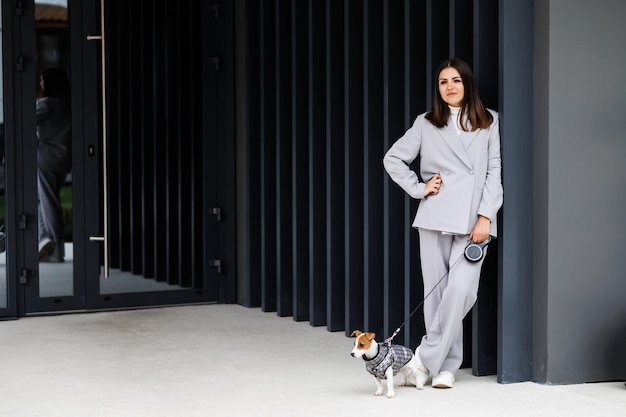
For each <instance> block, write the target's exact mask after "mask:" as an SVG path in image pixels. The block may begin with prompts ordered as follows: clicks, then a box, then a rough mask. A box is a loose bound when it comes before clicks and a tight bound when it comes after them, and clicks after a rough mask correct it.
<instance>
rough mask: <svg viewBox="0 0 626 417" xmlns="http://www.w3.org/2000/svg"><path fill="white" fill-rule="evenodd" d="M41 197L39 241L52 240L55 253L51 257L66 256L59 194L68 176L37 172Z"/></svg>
mask: <svg viewBox="0 0 626 417" xmlns="http://www.w3.org/2000/svg"><path fill="white" fill-rule="evenodd" d="M37 172H38V176H37V177H38V181H37V184H38V195H39V208H38V213H39V241H40V242H41V241H42V240H43V239H46V238H48V239H52V240H53V241H54V242H55V246H54V251H52V253H50V255H52V256H55V257H57V258H63V257H64V256H65V247H64V243H65V242H64V239H63V209H62V208H61V200H60V196H59V193H60V191H61V187H62V186H63V184H64V183H65V177H66V176H67V174H58V173H56V172H50V171H43V170H40V169H39V170H37Z"/></svg>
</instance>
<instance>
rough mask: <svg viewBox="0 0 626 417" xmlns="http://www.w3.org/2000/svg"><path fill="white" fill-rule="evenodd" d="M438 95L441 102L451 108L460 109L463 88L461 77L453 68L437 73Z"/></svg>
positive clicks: (463, 92) (463, 95)
mask: <svg viewBox="0 0 626 417" xmlns="http://www.w3.org/2000/svg"><path fill="white" fill-rule="evenodd" d="M439 94H440V95H441V98H442V99H443V101H445V102H446V103H448V104H449V105H450V106H452V107H461V105H462V104H463V97H465V87H464V86H463V80H462V79H461V75H459V72H458V71H457V70H456V69H455V68H452V67H448V68H444V69H443V70H442V71H441V72H440V73H439Z"/></svg>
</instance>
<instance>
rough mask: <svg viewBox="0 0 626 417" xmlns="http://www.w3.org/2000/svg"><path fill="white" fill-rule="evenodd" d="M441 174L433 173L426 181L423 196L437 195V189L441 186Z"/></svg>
mask: <svg viewBox="0 0 626 417" xmlns="http://www.w3.org/2000/svg"><path fill="white" fill-rule="evenodd" d="M441 182H442V181H441V175H439V174H435V175H433V176H432V178H431V179H429V180H428V181H426V187H424V197H428V196H429V195H437V194H439V189H440V188H441Z"/></svg>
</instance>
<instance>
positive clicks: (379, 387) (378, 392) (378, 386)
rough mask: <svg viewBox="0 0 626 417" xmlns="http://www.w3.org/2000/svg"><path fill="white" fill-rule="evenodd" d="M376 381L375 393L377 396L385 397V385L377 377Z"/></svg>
mask: <svg viewBox="0 0 626 417" xmlns="http://www.w3.org/2000/svg"><path fill="white" fill-rule="evenodd" d="M375 379H376V392H375V393H374V395H375V396H377V397H380V396H381V395H383V384H382V383H381V382H380V378H378V377H375Z"/></svg>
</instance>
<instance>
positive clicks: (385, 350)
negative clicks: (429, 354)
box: [363, 344, 413, 379]
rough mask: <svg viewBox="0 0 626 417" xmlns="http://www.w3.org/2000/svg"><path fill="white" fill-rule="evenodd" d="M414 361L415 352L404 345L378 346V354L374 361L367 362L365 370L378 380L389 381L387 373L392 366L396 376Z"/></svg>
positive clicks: (367, 360)
mask: <svg viewBox="0 0 626 417" xmlns="http://www.w3.org/2000/svg"><path fill="white" fill-rule="evenodd" d="M411 359H413V352H411V350H410V349H408V348H406V347H404V346H402V345H391V346H389V345H387V344H379V345H378V354H377V355H376V356H374V357H373V358H372V359H367V358H366V357H365V356H363V360H365V369H367V372H369V373H370V374H372V375H374V376H375V377H376V378H380V379H387V377H386V375H385V371H386V370H387V368H389V367H390V366H391V367H393V374H394V375H396V374H397V373H398V372H400V369H402V367H403V366H404V365H406V364H407V363H408V362H409V361H410V360H411Z"/></svg>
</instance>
